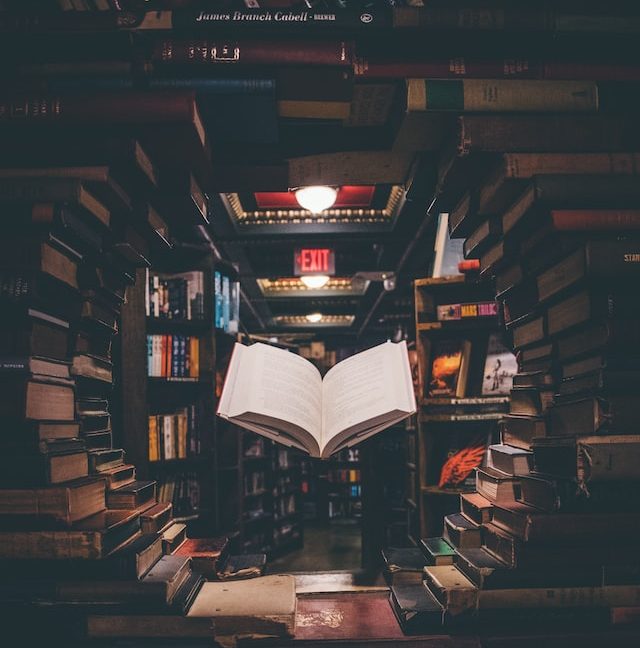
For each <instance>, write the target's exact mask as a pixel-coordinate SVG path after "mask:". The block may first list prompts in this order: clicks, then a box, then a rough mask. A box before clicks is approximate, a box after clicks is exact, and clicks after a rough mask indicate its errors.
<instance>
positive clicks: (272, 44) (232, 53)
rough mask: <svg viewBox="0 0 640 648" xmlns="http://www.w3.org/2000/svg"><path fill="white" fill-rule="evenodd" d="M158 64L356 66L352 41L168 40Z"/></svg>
mask: <svg viewBox="0 0 640 648" xmlns="http://www.w3.org/2000/svg"><path fill="white" fill-rule="evenodd" d="M151 59H152V61H154V62H163V63H191V64H196V65H197V64H206V65H225V66H229V65H318V66H326V65H332V66H344V67H351V66H352V64H353V44H352V43H350V42H349V41H342V40H338V41H261V40H249V41H234V40H224V39H220V40H177V39H167V40H163V41H160V42H159V43H157V44H156V46H155V47H154V49H153V52H152V54H151Z"/></svg>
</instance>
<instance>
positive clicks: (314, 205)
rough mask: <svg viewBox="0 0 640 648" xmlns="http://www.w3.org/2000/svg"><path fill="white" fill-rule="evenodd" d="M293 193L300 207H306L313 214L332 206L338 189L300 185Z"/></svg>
mask: <svg viewBox="0 0 640 648" xmlns="http://www.w3.org/2000/svg"><path fill="white" fill-rule="evenodd" d="M295 195H296V200H297V201H298V204H299V205H300V207H302V208H303V209H307V210H308V211H310V212H312V213H313V214H319V213H320V212H322V211H324V210H325V209H329V207H333V204H334V203H335V201H336V198H337V196H338V191H337V189H334V188H333V187H323V186H312V187H301V188H300V189H296V191H295Z"/></svg>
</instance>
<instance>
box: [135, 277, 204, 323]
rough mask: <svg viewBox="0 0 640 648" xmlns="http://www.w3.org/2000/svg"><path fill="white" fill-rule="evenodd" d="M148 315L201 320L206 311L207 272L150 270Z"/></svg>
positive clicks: (147, 301)
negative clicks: (171, 272)
mask: <svg viewBox="0 0 640 648" xmlns="http://www.w3.org/2000/svg"><path fill="white" fill-rule="evenodd" d="M146 288H147V291H146V301H145V306H146V314H147V317H153V318H156V319H172V320H201V319H204V317H205V312H204V291H205V285H204V272H202V271H192V272H181V273H178V274H171V275H165V274H155V273H153V272H149V271H148V270H147V286H146Z"/></svg>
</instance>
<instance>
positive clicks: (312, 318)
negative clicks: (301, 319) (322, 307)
mask: <svg viewBox="0 0 640 648" xmlns="http://www.w3.org/2000/svg"><path fill="white" fill-rule="evenodd" d="M307 319H308V320H309V321H310V322H311V323H312V324H316V323H318V322H319V321H320V320H321V319H322V313H309V314H308V315H307Z"/></svg>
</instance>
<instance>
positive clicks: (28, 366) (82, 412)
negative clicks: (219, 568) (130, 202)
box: [0, 169, 202, 611]
mask: <svg viewBox="0 0 640 648" xmlns="http://www.w3.org/2000/svg"><path fill="white" fill-rule="evenodd" d="M78 172H79V173H80V174H82V173H83V169H80V170H79V171H78ZM13 175H14V176H15V180H14V181H13V183H12V186H10V185H9V184H8V183H7V184H4V185H3V190H2V203H3V209H4V210H6V211H8V212H9V211H10V212H11V213H12V214H13V220H12V223H11V224H10V225H9V227H8V231H7V233H6V236H5V238H4V239H3V251H4V252H5V253H4V254H3V255H2V256H3V259H2V262H0V263H1V270H0V274H1V276H2V294H1V296H0V301H1V303H2V311H3V315H4V318H3V320H4V321H3V332H4V333H6V335H3V347H2V355H0V382H1V383H2V387H3V390H2V392H3V396H2V399H0V417H1V425H2V427H3V429H4V431H5V434H3V435H2V436H3V442H2V460H1V463H2V470H1V471H0V473H1V477H0V518H1V522H0V523H1V526H2V531H1V532H0V536H1V537H2V548H1V549H0V560H2V564H3V568H4V569H3V571H4V573H5V576H6V580H5V584H6V585H7V587H6V588H3V592H4V598H5V601H7V600H10V601H12V602H15V601H16V599H18V600H20V601H24V602H26V603H33V602H34V591H35V589H34V588H36V586H37V588H38V591H39V592H40V593H41V595H40V598H41V599H42V600H44V601H47V603H48V604H50V605H52V606H54V607H64V606H65V605H73V606H77V608H76V609H78V610H80V609H83V607H84V605H86V606H87V609H89V608H90V609H92V610H94V611H95V610H104V609H109V610H112V609H114V607H117V606H119V605H120V606H123V605H125V604H126V605H127V606H129V605H132V606H133V607H134V608H135V607H136V606H141V607H144V608H145V609H148V610H151V609H155V610H160V611H162V610H165V609H166V607H167V606H174V607H173V609H183V608H184V606H185V605H186V603H187V602H188V601H190V599H191V598H192V596H193V593H194V592H195V591H196V589H197V587H199V585H200V584H201V582H202V578H201V577H200V576H198V575H195V574H193V573H192V571H191V567H190V561H189V558H188V557H186V558H185V557H177V556H173V555H164V548H165V545H166V543H165V542H163V536H164V535H166V534H168V533H170V532H171V528H172V526H175V525H173V524H172V521H171V518H172V516H171V505H168V504H162V503H160V504H159V503H158V502H157V499H156V483H155V482H154V481H140V480H137V479H136V472H135V467H134V466H133V465H130V464H127V463H126V462H125V455H124V451H123V450H122V449H120V448H114V447H113V444H112V430H111V420H110V415H109V400H110V396H111V390H112V387H113V372H112V367H111V346H112V339H113V337H114V335H115V334H116V333H117V321H118V318H119V315H120V309H121V306H122V304H123V303H124V299H125V293H126V288H127V286H128V285H130V284H131V281H132V278H133V277H134V276H135V267H134V265H133V264H132V263H131V260H132V259H135V257H132V255H131V254H130V252H126V253H123V251H122V248H121V247H120V243H121V242H122V241H121V240H120V239H119V238H118V236H117V231H118V230H117V227H115V226H114V221H115V218H116V217H115V215H114V216H112V213H111V211H110V210H109V208H108V207H107V206H106V205H105V204H103V203H102V202H101V201H100V200H99V199H98V198H97V197H96V196H95V195H94V193H92V192H91V191H90V190H89V188H88V187H87V186H86V183H84V182H83V181H81V180H78V179H68V178H66V179H59V180H57V179H55V178H49V177H43V178H33V177H30V175H29V174H28V173H27V172H25V177H24V178H23V177H21V176H20V175H19V174H18V173H17V172H15V173H14V174H13ZM31 175H33V174H31ZM12 187H13V188H12ZM98 216H99V218H98ZM140 258H142V257H141V255H139V256H138V260H139V259H140ZM78 604H81V605H78ZM176 606H177V607H176Z"/></svg>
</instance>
